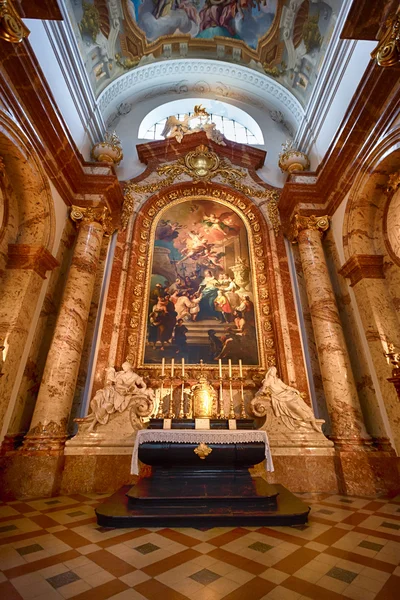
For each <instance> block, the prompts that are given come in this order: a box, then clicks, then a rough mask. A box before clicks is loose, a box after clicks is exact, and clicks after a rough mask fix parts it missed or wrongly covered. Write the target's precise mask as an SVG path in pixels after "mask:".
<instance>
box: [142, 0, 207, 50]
mask: <svg viewBox="0 0 400 600" xmlns="http://www.w3.org/2000/svg"><path fill="white" fill-rule="evenodd" d="M153 10H154V2H153V0H144V2H143V4H142V5H141V6H140V7H139V19H138V25H139V27H140V28H141V29H143V31H144V32H145V34H146V38H147V39H148V40H149V41H154V40H155V39H157V38H159V37H161V36H162V35H171V34H173V33H175V32H177V31H180V32H181V33H189V34H190V35H192V36H195V35H196V34H197V32H198V25H196V24H195V23H194V22H193V21H192V20H191V19H189V17H188V15H187V13H186V12H185V11H184V10H182V9H176V10H173V11H171V12H170V13H169V14H167V15H165V16H164V17H160V18H159V19H156V18H155V17H154V15H153V14H152V11H153Z"/></svg>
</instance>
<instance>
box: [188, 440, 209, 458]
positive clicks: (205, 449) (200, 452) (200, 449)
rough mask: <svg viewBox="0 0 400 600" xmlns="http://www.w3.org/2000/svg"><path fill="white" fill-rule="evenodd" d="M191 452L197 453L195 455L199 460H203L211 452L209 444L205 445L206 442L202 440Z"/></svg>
mask: <svg viewBox="0 0 400 600" xmlns="http://www.w3.org/2000/svg"><path fill="white" fill-rule="evenodd" d="M193 452H194V453H195V454H197V456H198V457H199V458H201V460H204V459H205V458H206V457H207V456H208V455H209V454H211V452H212V448H210V446H207V444H205V443H204V442H201V443H200V444H199V445H198V446H197V448H195V449H194V450H193Z"/></svg>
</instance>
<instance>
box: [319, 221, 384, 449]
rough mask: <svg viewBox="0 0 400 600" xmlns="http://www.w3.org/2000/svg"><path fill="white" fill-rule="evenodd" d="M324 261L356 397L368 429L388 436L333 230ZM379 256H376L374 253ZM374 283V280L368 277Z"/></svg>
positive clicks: (378, 434)
mask: <svg viewBox="0 0 400 600" xmlns="http://www.w3.org/2000/svg"><path fill="white" fill-rule="evenodd" d="M324 247H325V256H326V262H327V265H328V270H329V273H330V277H331V281H332V286H333V291H334V294H335V298H336V303H337V306H338V309H339V315H340V319H341V322H342V325H343V332H344V336H345V340H346V345H347V348H348V351H349V356H350V361H351V366H352V371H353V374H354V379H355V382H356V386H357V392H358V397H359V400H360V405H361V409H362V411H363V416H364V420H365V424H366V427H367V431H368V433H369V434H370V435H371V436H373V437H376V438H385V437H387V431H386V428H385V425H384V423H383V419H382V415H381V411H380V407H379V403H378V400H377V398H376V392H375V389H374V385H373V382H372V378H371V375H370V370H369V367H368V363H367V360H366V356H365V352H364V349H363V345H362V341H361V338H360V332H359V330H358V325H357V322H356V318H355V314H354V307H353V305H352V300H351V297H350V294H349V288H348V282H347V280H346V279H345V278H344V277H343V276H341V275H339V274H338V271H339V270H340V267H341V264H340V259H339V256H338V252H337V248H336V244H335V240H334V237H333V233H332V230H329V231H328V232H327V235H326V237H325V241H324ZM377 258H378V257H377ZM371 284H372V285H373V282H372V281H371Z"/></svg>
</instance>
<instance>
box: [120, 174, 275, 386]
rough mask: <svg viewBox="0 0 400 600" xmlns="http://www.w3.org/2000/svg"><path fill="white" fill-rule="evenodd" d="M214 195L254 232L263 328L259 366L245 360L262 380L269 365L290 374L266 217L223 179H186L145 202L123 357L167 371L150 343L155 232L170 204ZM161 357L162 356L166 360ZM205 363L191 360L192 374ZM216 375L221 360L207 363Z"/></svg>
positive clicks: (251, 240) (251, 242)
mask: <svg viewBox="0 0 400 600" xmlns="http://www.w3.org/2000/svg"><path fill="white" fill-rule="evenodd" d="M200 199H203V200H212V201H215V202H217V203H220V204H221V205H222V206H226V207H228V208H230V209H232V210H233V211H234V212H236V214H237V215H238V216H239V217H240V219H241V220H242V222H243V224H244V225H245V228H246V231H247V236H248V247H249V256H250V263H251V264H250V268H251V270H252V272H253V287H254V305H255V307H254V308H255V318H256V327H257V332H258V340H257V343H258V354H259V362H258V364H257V365H245V366H244V368H243V371H244V377H245V379H250V380H253V381H255V382H257V381H258V380H260V378H261V376H262V374H263V373H265V370H266V369H267V368H268V367H269V366H272V365H277V366H278V368H279V369H280V372H282V373H286V360H285V354H284V349H283V339H282V331H281V327H280V320H279V313H278V310H277V306H278V303H277V299H276V294H277V292H276V287H275V285H274V273H273V265H272V260H271V248H270V243H269V235H270V234H271V233H272V235H274V234H273V232H272V230H271V233H270V232H269V231H268V229H267V226H266V222H265V217H264V216H263V215H262V214H261V213H260V211H259V209H258V208H257V206H255V204H254V203H253V202H252V201H251V200H250V199H249V198H247V197H246V196H245V195H244V194H241V193H240V192H237V191H236V190H233V189H232V188H230V187H227V186H225V185H221V184H216V183H212V184H204V183H195V184H194V183H182V184H177V185H173V186H171V187H169V188H168V189H167V190H164V191H162V192H159V193H158V194H155V195H154V196H152V197H151V198H149V199H148V200H147V201H146V202H145V203H144V205H143V206H142V207H141V209H140V211H139V213H138V214H137V216H136V219H135V224H134V228H133V235H132V240H133V245H132V253H131V258H130V265H129V272H128V282H127V287H126V290H125V303H124V309H123V321H124V322H122V323H121V329H120V330H121V333H120V337H119V342H118V350H117V362H118V363H119V362H122V361H123V360H125V359H127V360H129V361H130V362H131V363H132V364H133V365H134V367H135V368H136V369H137V370H138V371H140V372H141V373H142V374H143V375H145V376H147V377H149V378H150V379H153V378H154V379H156V378H157V377H158V376H159V375H160V373H161V364H155V365H151V364H146V363H145V362H144V360H143V357H144V344H145V341H146V329H147V322H148V314H147V310H148V295H149V287H150V286H149V283H150V277H151V267H152V253H151V251H150V249H151V246H152V244H153V243H154V232H155V227H156V225H157V222H158V221H159V218H160V215H161V216H162V213H163V212H164V211H165V210H166V208H168V207H170V206H173V205H174V203H175V204H179V203H180V202H184V201H185V200H200ZM160 362H161V361H160ZM199 368H200V366H199V365H193V364H192V365H188V370H187V375H188V376H189V378H190V377H191V376H193V377H195V376H196V375H195V374H196V371H197V370H198V369H199ZM205 369H206V370H207V371H209V377H210V378H211V379H214V380H217V379H218V364H216V365H214V364H207V365H206V366H205Z"/></svg>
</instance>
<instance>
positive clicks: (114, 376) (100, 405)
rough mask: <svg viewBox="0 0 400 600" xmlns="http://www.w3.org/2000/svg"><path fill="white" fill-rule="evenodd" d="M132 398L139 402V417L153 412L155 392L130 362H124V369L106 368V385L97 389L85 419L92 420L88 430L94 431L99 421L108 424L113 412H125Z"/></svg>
mask: <svg viewBox="0 0 400 600" xmlns="http://www.w3.org/2000/svg"><path fill="white" fill-rule="evenodd" d="M132 400H136V402H137V403H139V405H138V406H136V413H137V416H138V417H146V416H148V415H149V414H151V413H152V412H153V409H154V392H153V390H151V389H149V388H147V386H146V384H145V382H144V380H143V378H142V377H140V375H138V374H137V373H135V372H134V370H133V368H132V365H131V364H130V363H129V362H124V363H123V365H122V371H116V370H115V368H114V367H109V368H108V369H106V379H105V386H104V387H103V388H102V389H101V390H97V392H96V394H95V395H94V396H93V398H92V400H91V402H90V408H91V409H92V412H91V413H90V414H89V415H88V416H87V417H86V418H85V419H83V420H84V421H90V422H91V423H90V427H89V428H88V432H91V431H93V430H94V428H95V426H96V425H97V423H101V424H102V425H106V424H107V423H108V420H109V418H110V415H111V414H113V413H115V412H120V413H122V412H124V410H126V409H127V408H128V406H129V404H130V403H131V401H132ZM142 402H144V405H143V406H142Z"/></svg>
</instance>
